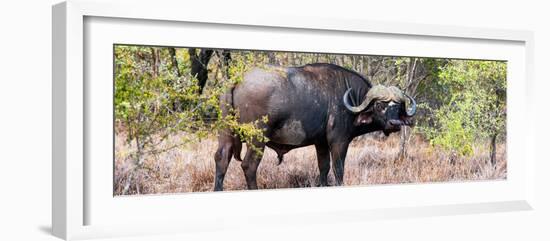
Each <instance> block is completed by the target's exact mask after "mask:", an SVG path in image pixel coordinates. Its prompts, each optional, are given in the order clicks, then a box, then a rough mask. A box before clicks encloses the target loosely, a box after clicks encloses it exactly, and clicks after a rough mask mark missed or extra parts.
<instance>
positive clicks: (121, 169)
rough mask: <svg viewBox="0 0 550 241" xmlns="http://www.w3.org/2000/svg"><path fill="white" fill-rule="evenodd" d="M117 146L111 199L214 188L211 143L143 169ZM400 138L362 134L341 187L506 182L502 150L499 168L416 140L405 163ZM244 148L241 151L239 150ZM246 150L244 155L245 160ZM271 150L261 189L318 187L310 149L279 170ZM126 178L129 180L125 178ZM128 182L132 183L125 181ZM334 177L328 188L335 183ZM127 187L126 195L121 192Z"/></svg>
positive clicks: (483, 156)
mask: <svg viewBox="0 0 550 241" xmlns="http://www.w3.org/2000/svg"><path fill="white" fill-rule="evenodd" d="M181 135H185V134H184V133H181V134H178V135H174V136H171V137H170V138H168V139H167V140H166V141H165V142H164V144H163V145H165V146H171V145H173V144H174V143H177V141H179V139H180V138H179V137H181ZM115 139H116V143H115V183H114V192H115V195H122V194H158V193H182V192H204V191H212V190H213V186H214V172H215V164H214V153H215V151H216V149H217V141H216V139H215V138H212V139H207V140H203V141H201V142H199V143H196V144H190V145H188V146H186V147H182V148H179V149H172V150H169V151H167V152H164V153H162V154H159V155H149V156H146V157H145V159H144V162H143V165H142V167H140V168H136V167H135V165H134V162H133V161H132V160H131V158H130V157H129V153H130V152H131V151H132V150H133V148H134V147H132V146H130V145H128V144H127V143H126V142H125V141H124V140H125V138H124V136H123V134H120V133H119V134H117V137H116V138H115ZM398 146H399V135H396V134H393V135H391V136H390V137H388V138H385V137H379V135H366V136H364V137H361V138H357V139H356V140H354V142H353V143H352V144H351V146H350V148H349V150H348V155H347V158H346V164H345V168H346V169H345V175H344V182H345V185H373V184H397V183H422V182H447V181H472V180H496V179H505V178H506V154H505V153H506V150H505V145H504V144H500V145H498V148H497V163H496V165H495V166H492V165H491V164H490V163H489V160H488V159H489V158H488V153H489V152H488V149H487V147H486V146H478V147H476V148H475V150H474V155H473V156H470V157H456V156H454V155H452V154H450V153H448V152H443V151H440V150H437V149H435V148H433V147H431V146H430V145H429V144H428V143H426V142H425V141H423V140H422V139H421V138H419V137H415V138H412V139H411V141H410V142H409V148H408V155H407V158H405V159H404V160H398V159H397V158H396V156H397V153H398ZM243 149H245V148H243ZM245 151H246V150H243V154H242V156H244V153H245ZM277 163H278V161H277V157H276V154H275V152H274V151H273V150H271V149H269V148H266V152H265V155H264V157H263V159H262V162H261V164H260V167H259V169H258V177H257V178H258V186H259V188H261V189H271V188H293V187H311V186H317V185H318V183H319V181H318V175H319V171H318V168H317V159H316V155H315V148H314V147H313V146H309V147H304V148H299V149H295V150H293V151H291V152H289V153H288V154H286V155H285V159H284V162H283V163H282V164H281V165H279V166H278V165H277ZM129 178H130V179H129ZM128 180H130V181H129V182H128ZM333 182H334V179H333V176H332V172H331V173H330V174H329V183H333ZM127 184H129V186H128V187H129V188H127V193H123V190H124V187H125V185H127ZM224 188H225V190H244V189H246V182H245V179H244V174H243V171H242V169H241V167H240V162H238V161H236V160H235V159H233V160H232V161H231V163H230V165H229V169H228V172H227V175H226V178H225V182H224Z"/></svg>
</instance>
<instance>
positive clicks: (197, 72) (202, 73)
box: [188, 48, 214, 94]
mask: <svg viewBox="0 0 550 241" xmlns="http://www.w3.org/2000/svg"><path fill="white" fill-rule="evenodd" d="M188 52H189V58H190V60H191V75H193V76H195V77H196V78H197V81H198V85H199V93H201V94H202V91H203V89H204V86H205V85H206V80H208V62H209V61H210V58H211V57H212V53H213V52H214V51H213V50H211V49H201V50H200V51H199V54H198V55H197V51H196V49H195V48H189V50H188Z"/></svg>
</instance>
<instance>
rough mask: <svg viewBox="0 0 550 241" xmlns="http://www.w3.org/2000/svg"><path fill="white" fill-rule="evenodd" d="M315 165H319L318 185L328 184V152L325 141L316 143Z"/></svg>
mask: <svg viewBox="0 0 550 241" xmlns="http://www.w3.org/2000/svg"><path fill="white" fill-rule="evenodd" d="M315 150H316V151H317V165H318V166H319V185H320V186H322V187H325V186H328V181H327V177H328V172H329V171H330V152H329V150H328V145H327V144H326V143H323V144H316V145H315Z"/></svg>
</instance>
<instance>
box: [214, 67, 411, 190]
mask: <svg viewBox="0 0 550 241" xmlns="http://www.w3.org/2000/svg"><path fill="white" fill-rule="evenodd" d="M408 102H410V103H408ZM221 103H222V104H221V108H222V113H223V114H224V115H226V114H227V113H228V111H229V109H230V108H234V109H235V110H237V111H236V113H237V114H236V115H237V118H238V121H239V122H240V123H250V122H253V121H255V120H258V119H261V118H262V117H264V116H267V117H268V121H267V123H262V122H260V126H259V127H260V128H262V130H263V131H264V135H265V136H266V137H267V138H268V141H267V142H265V143H264V142H260V141H257V140H255V141H253V143H248V144H251V145H254V146H255V147H256V149H257V150H251V149H249V150H248V151H247V152H246V156H245V158H244V160H241V157H240V152H241V146H242V142H243V141H242V140H241V139H240V138H239V137H238V136H236V135H235V134H234V133H232V132H231V130H225V131H223V132H221V134H220V135H219V138H218V150H217V151H216V154H215V162H216V180H215V187H214V190H215V191H221V190H223V180H224V176H225V173H226V171H227V167H228V165H229V162H230V161H231V157H232V156H233V155H234V157H235V159H237V160H239V161H241V167H242V169H243V171H244V174H245V178H246V183H247V186H248V189H257V184H256V171H257V169H258V165H259V164H260V161H261V159H262V156H263V150H264V148H265V146H267V147H269V148H272V149H273V150H275V151H276V152H277V154H278V158H279V163H280V162H281V161H282V159H283V155H284V154H285V153H287V152H288V151H290V150H292V149H294V148H299V147H303V146H309V145H315V149H316V151H317V161H318V166H319V172H320V175H319V182H320V185H321V186H327V185H328V183H327V175H328V172H329V170H330V163H331V160H332V170H333V173H334V176H335V180H336V183H335V184H336V185H341V184H342V183H343V180H344V162H345V158H346V152H347V149H348V145H349V143H350V142H351V141H352V140H353V138H355V137H357V136H360V135H363V134H365V133H369V132H373V131H379V130H381V131H383V132H384V134H386V135H389V134H390V133H392V132H396V131H399V130H400V128H401V126H402V125H410V124H411V123H412V116H413V115H414V114H415V112H416V102H415V101H414V99H413V98H411V97H410V96H408V95H406V94H405V93H403V92H402V91H401V90H399V89H398V88H397V87H393V86H392V87H385V86H381V85H377V86H373V85H372V84H371V83H370V82H369V81H368V80H367V79H365V78H364V77H362V76H361V75H360V74H358V73H356V72H354V71H351V70H348V69H345V68H343V67H340V66H337V65H333V64H308V65H305V66H301V67H288V68H282V67H265V68H255V69H252V70H251V71H249V72H247V73H246V74H245V75H244V79H243V80H242V81H241V82H240V83H238V84H237V85H236V86H234V87H233V88H232V89H231V90H230V91H228V92H227V93H226V94H224V95H223V96H222V98H221ZM357 104H358V105H357ZM408 105H410V106H408Z"/></svg>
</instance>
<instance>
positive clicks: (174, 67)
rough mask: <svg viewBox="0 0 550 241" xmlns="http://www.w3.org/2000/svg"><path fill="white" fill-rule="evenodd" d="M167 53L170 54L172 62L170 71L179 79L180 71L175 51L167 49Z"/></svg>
mask: <svg viewBox="0 0 550 241" xmlns="http://www.w3.org/2000/svg"><path fill="white" fill-rule="evenodd" d="M168 52H170V58H171V60H172V71H174V73H176V76H178V77H181V71H180V68H179V65H178V59H177V58H176V49H175V48H168Z"/></svg>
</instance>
